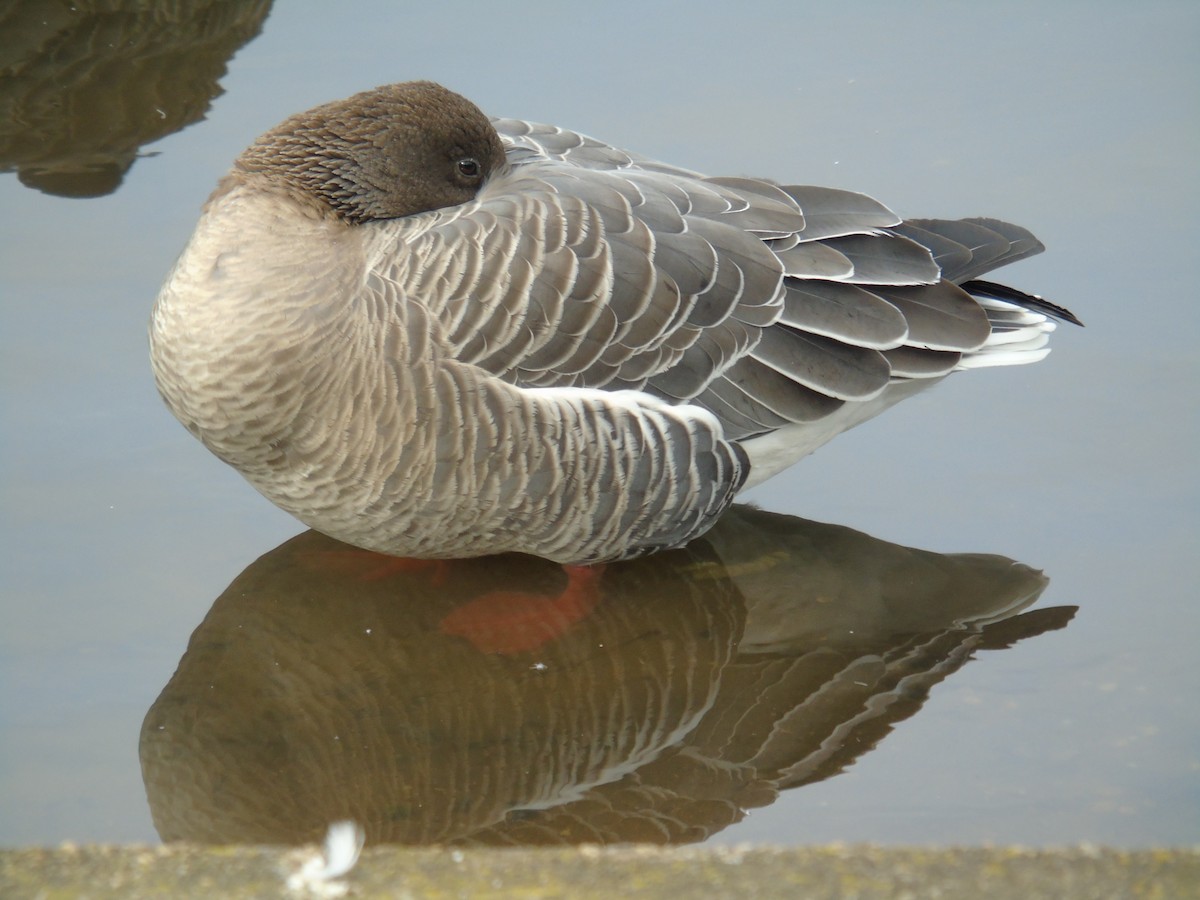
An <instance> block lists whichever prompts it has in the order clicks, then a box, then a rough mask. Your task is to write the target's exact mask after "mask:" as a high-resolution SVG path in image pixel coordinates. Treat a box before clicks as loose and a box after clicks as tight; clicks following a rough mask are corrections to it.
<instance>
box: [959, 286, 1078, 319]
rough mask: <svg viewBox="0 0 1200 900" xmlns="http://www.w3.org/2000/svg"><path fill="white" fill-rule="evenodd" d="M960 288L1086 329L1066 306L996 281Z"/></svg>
mask: <svg viewBox="0 0 1200 900" xmlns="http://www.w3.org/2000/svg"><path fill="white" fill-rule="evenodd" d="M959 286H960V287H961V288H962V289H963V290H964V291H966V292H967V293H969V294H980V295H982V296H984V297H991V298H993V299H995V300H1004V301H1007V302H1008V303H1015V304H1017V306H1023V307H1025V308H1026V309H1032V310H1036V311H1037V312H1044V313H1046V314H1047V315H1051V316H1054V318H1056V319H1061V320H1062V321H1064V322H1070V323H1071V324H1072V325H1078V326H1079V327H1080V328H1083V327H1084V324H1083V322H1082V321H1080V319H1079V317H1078V316H1076V315H1075V313H1073V312H1071V311H1070V310H1069V309H1067V308H1066V307H1065V306H1059V305H1058V304H1057V303H1051V302H1050V301H1049V300H1047V299H1045V298H1044V297H1039V296H1038V295H1037V294H1027V293H1025V292H1024V291H1018V290H1017V289H1016V288H1010V287H1008V286H1007V285H1004V284H997V283H996V282H994V281H982V280H980V279H975V280H973V281H967V282H965V283H963V284H961V285H959Z"/></svg>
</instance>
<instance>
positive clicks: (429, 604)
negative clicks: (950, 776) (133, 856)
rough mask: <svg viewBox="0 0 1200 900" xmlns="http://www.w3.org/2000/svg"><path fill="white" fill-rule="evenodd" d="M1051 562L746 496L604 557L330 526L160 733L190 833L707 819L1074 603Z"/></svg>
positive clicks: (808, 778)
mask: <svg viewBox="0 0 1200 900" xmlns="http://www.w3.org/2000/svg"><path fill="white" fill-rule="evenodd" d="M1046 583H1047V579H1046V578H1045V577H1044V576H1043V575H1042V574H1041V573H1039V572H1037V571H1035V570H1033V569H1031V568H1029V567H1027V566H1024V565H1021V564H1019V563H1015V562H1013V561H1011V560H1008V559H1005V558H1003V557H999V556H990V555H979V554H959V555H940V554H936V553H929V552H926V551H921V550H914V549H910V548H905V547H901V546H898V545H895V544H890V543H887V542H885V541H879V540H876V539H874V538H871V537H869V536H867V535H864V534H861V533H859V532H855V531H852V530H851V529H847V528H842V527H839V526H831V525H822V524H819V523H815V522H807V521H804V520H801V519H796V518H793V517H790V516H782V515H778V514H773V513H766V512H762V511H759V510H755V509H750V508H745V507H743V508H737V509H734V510H732V511H731V512H730V513H729V514H728V515H727V516H726V517H725V518H724V519H722V521H721V522H720V523H719V524H718V525H717V527H716V528H715V529H714V530H713V532H711V533H710V534H709V535H708V536H707V537H706V538H705V539H703V540H700V541H697V542H694V543H693V544H692V545H690V546H688V547H687V548H685V549H683V550H678V551H673V552H671V553H665V554H660V555H658V556H654V557H650V558H647V559H643V560H636V561H632V562H628V563H620V564H611V565H608V566H604V567H593V568H591V569H564V568H562V567H560V566H557V565H554V564H551V563H548V562H545V561H542V560H537V559H533V558H530V557H521V556H515V555H514V556H504V557H490V558H482V559H474V560H463V561H454V562H415V561H411V560H397V559H393V558H390V557H383V556H379V555H376V554H372V553H367V552H364V551H360V550H356V549H354V548H352V547H349V546H347V545H344V544H340V543H338V542H336V541H333V540H331V539H329V538H326V537H324V536H322V535H319V534H316V533H314V532H308V533H305V534H302V535H300V536H298V537H296V538H294V539H292V540H290V541H288V542H286V543H285V544H283V545H281V546H280V547H278V548H276V549H275V550H272V551H271V552H269V553H267V554H266V555H264V556H263V557H262V558H260V559H259V560H258V561H256V562H255V563H253V564H252V565H251V566H249V567H248V568H247V569H246V570H245V571H244V572H243V573H242V574H241V575H239V576H238V577H237V578H236V579H235V580H234V582H233V583H232V584H231V585H230V586H229V588H228V589H227V590H226V591H225V592H224V593H223V594H222V595H221V596H220V597H219V598H218V599H217V601H216V602H215V603H214V605H213V607H212V609H211V610H210V612H209V614H208V615H207V616H206V618H205V620H204V622H203V623H202V624H201V625H200V626H199V627H198V628H197V630H196V631H195V633H194V634H193V635H192V638H191V641H190V643H189V646H188V649H187V652H186V653H185V655H184V657H183V659H182V660H181V662H180V664H179V668H178V670H177V671H176V673H175V675H174V676H173V677H172V679H171V681H170V682H169V683H168V685H167V686H166V687H165V688H164V690H163V692H162V694H161V695H160V696H159V698H158V700H157V701H156V702H155V704H154V705H153V707H152V708H151V709H150V711H149V713H148V714H147V716H146V719H145V722H144V725H143V729H142V735H141V742H140V754H141V759H142V769H143V777H144V781H145V785H146V791H147V796H148V798H149V801H150V806H151V810H152V813H153V816H154V822H155V826H156V828H157V829H158V831H159V833H160V835H161V837H162V838H163V839H164V840H167V841H175V840H189V841H200V842H206V843H302V842H308V841H313V840H317V839H319V838H320V836H321V835H322V834H323V833H324V831H325V828H326V826H327V825H328V824H329V823H330V822H332V821H337V820H341V819H353V820H355V821H357V822H359V823H360V824H361V825H362V826H363V827H364V828H365V830H366V833H367V839H368V841H370V842H372V843H381V842H391V843H405V844H424V843H458V844H499V845H506V844H523V845H533V844H561V843H578V842H602V843H611V842H630V841H639V842H640V841H649V842H655V843H684V842H696V841H701V840H704V839H706V838H707V837H709V836H711V835H713V834H715V833H717V832H719V831H721V830H722V829H724V828H726V827H728V826H729V825H731V824H733V823H735V822H737V821H738V820H740V819H741V818H742V817H743V816H744V815H745V813H746V811H747V810H749V809H753V808H757V807H762V806H765V805H768V804H770V803H772V802H773V801H774V800H775V799H776V798H777V797H778V796H779V793H780V792H781V791H784V790H788V789H791V788H795V787H799V786H801V785H804V784H809V783H813V782H816V781H820V780H823V779H825V778H829V777H831V776H834V775H836V774H837V773H838V772H840V771H841V770H843V769H844V768H845V767H846V766H848V765H850V764H851V763H852V762H854V761H855V760H856V759H858V758H860V757H861V756H862V755H863V754H865V753H867V752H869V751H870V750H871V749H873V748H874V747H875V746H876V744H878V742H879V741H880V740H881V739H882V738H883V737H884V736H886V735H887V734H888V733H889V732H890V730H891V729H892V727H893V726H894V725H895V724H896V723H897V722H898V721H900V720H902V719H905V718H907V717H909V716H911V715H913V714H915V713H916V712H917V711H918V710H919V709H920V708H921V706H922V704H923V702H924V700H925V698H926V696H927V694H928V691H929V690H930V688H931V687H932V686H933V685H935V684H937V683H938V682H940V681H941V680H943V679H944V678H946V677H948V676H949V675H951V674H952V673H953V672H955V671H956V670H957V669H958V668H960V667H961V666H962V665H963V664H964V663H966V662H967V661H968V660H969V659H970V658H971V657H972V654H973V653H974V652H975V651H978V650H998V649H1003V648H1005V647H1008V646H1011V645H1012V644H1013V643H1015V642H1017V641H1019V640H1022V639H1024V638H1027V637H1032V636H1035V635H1038V634H1042V633H1045V632H1047V631H1051V630H1054V629H1057V628H1062V627H1064V626H1065V625H1066V624H1067V622H1068V621H1069V620H1070V618H1071V616H1072V615H1073V613H1074V608H1073V607H1058V608H1049V609H1039V610H1034V611H1029V612H1026V611H1025V610H1026V609H1027V608H1028V607H1029V606H1030V605H1031V604H1032V603H1033V602H1034V601H1035V600H1036V599H1037V597H1038V596H1039V595H1040V594H1041V592H1042V590H1043V589H1044V588H1045V586H1046Z"/></svg>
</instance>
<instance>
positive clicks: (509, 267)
mask: <svg viewBox="0 0 1200 900" xmlns="http://www.w3.org/2000/svg"><path fill="white" fill-rule="evenodd" d="M1041 249H1042V245H1041V243H1040V242H1039V241H1038V240H1037V239H1036V238H1034V237H1033V235H1031V234H1030V233H1029V232H1027V231H1025V230H1024V229H1022V228H1019V227H1017V226H1014V225H1010V224H1007V223H1004V222H999V221H996V220H993V219H965V220H959V221H943V220H926V219H917V220H901V219H900V218H899V217H898V216H896V215H895V214H894V213H892V212H891V211H890V210H888V209H887V208H886V207H884V206H882V205H881V204H880V203H878V202H877V201H875V200H873V199H871V198H869V197H866V196H864V195H862V194H856V193H851V192H848V191H842V190H833V189H829V188H818V187H806V186H795V185H777V184H774V183H772V182H769V181H760V180H755V179H747V178H707V177H703V176H701V175H699V174H697V173H694V172H691V171H688V170H685V169H680V168H676V167H674V166H669V165H664V164H662V163H659V162H655V161H653V160H650V159H646V158H643V157H641V156H637V155H635V154H632V153H628V152H625V151H623V150H619V149H617V148H615V147H611V146H609V145H607V144H604V143H601V142H599V141H596V140H593V139H592V138H589V137H585V136H583V135H580V134H577V133H575V132H572V131H566V130H564V129H561V128H555V127H552V126H546V125H536V124H531V123H528V122H522V121H517V120H513V119H489V118H488V117H487V116H485V115H484V114H483V113H482V112H480V111H479V109H477V108H476V107H475V106H474V105H473V104H471V103H470V102H469V101H467V100H466V99H464V98H463V97H460V96H459V95H457V94H455V93H452V92H451V91H449V90H446V89H445V88H443V87H441V86H439V85H436V84H433V83H430V82H411V83H405V84H396V85H389V86H385V87H380V88H376V89H375V90H371V91H366V92H364V93H361V94H357V95H355V96H353V97H350V98H348V99H346V100H341V101H338V102H335V103H330V104H327V105H325V106H320V107H317V108H316V109H313V110H310V111H308V112H304V113H300V114H298V115H295V116H292V117H291V118H289V119H287V120H286V121H284V122H283V123H282V124H281V125H279V126H278V127H276V128H274V129H273V130H271V131H269V132H267V133H266V134H265V135H263V136H262V137H261V138H259V139H258V140H257V141H256V142H255V143H254V144H253V145H252V146H251V147H250V148H249V149H247V150H246V151H245V152H244V153H242V155H241V156H240V157H239V158H238V159H237V161H236V163H235V164H234V167H233V169H232V171H231V172H230V173H229V175H228V176H226V177H225V178H224V180H222V182H221V183H220V185H219V186H218V187H217V189H216V191H215V192H214V193H213V195H212V197H211V198H210V199H209V200H208V202H207V204H206V206H205V208H204V212H203V215H202V216H201V218H200V222H199V224H198V225H197V226H196V231H195V233H194V234H193V236H192V238H191V241H190V242H189V244H188V246H187V247H186V249H185V250H184V252H183V254H182V256H181V257H180V259H179V261H178V262H177V263H176V265H175V267H174V269H173V270H172V272H171V274H170V276H169V277H168V279H167V282H166V284H165V285H164V286H163V288H162V291H161V292H160V294H159V296H158V299H157V301H156V303H155V306H154V312H153V317H152V321H151V327H150V346H151V358H152V361H153V366H154V374H155V378H156V380H157V383H158V387H159V390H160V392H161V393H162V395H163V397H164V398H165V400H166V402H167V405H168V406H169V407H170V409H171V411H172V412H173V413H174V414H175V415H176V416H177V417H178V418H179V420H180V421H181V422H183V424H184V425H185V426H186V427H187V428H188V429H189V430H190V431H191V432H192V433H193V434H194V435H196V437H198V438H199V439H200V440H201V441H203V442H204V444H205V445H206V446H207V447H208V448H209V449H210V450H212V452H213V453H215V454H216V455H217V456H219V457H220V458H221V459H223V460H225V461H226V462H227V463H229V464H230V465H232V466H233V467H235V468H236V469H237V470H238V471H239V472H241V473H242V474H243V475H244V476H245V477H246V478H247V480H249V481H250V483H251V484H253V485H254V486H255V487H256V488H257V489H258V490H259V491H261V492H262V493H263V494H265V495H266V496H267V497H268V498H269V499H270V500H271V501H272V502H274V503H275V504H277V505H278V506H280V507H281V508H283V509H285V510H287V511H288V512H290V513H291V514H293V515H294V516H296V517H297V518H298V519H300V520H302V521H303V522H305V523H307V524H308V525H310V526H312V527H313V528H315V529H317V530H318V531H321V532H324V533H325V534H328V535H330V536H332V537H335V538H339V539H340V540H343V541H347V542H349V543H351V544H355V545H357V546H360V547H363V548H367V549H371V550H377V551H382V552H384V553H390V554H394V555H398V556H412V557H443V558H444V557H462V556H478V555H483V554H490V553H499V552H505V551H518V552H523V553H531V554H535V555H537V556H542V557H546V558H548V559H551V560H556V561H559V562H563V563H573V564H579V563H592V562H598V561H602V560H611V559H619V558H623V557H632V556H638V555H642V554H646V553H651V552H654V551H657V550H662V549H665V548H669V547H676V546H679V545H681V544H684V543H686V542H687V541H688V540H690V539H692V538H694V537H696V536H697V535H699V534H702V533H703V532H704V531H705V530H707V529H708V528H709V527H710V526H711V525H712V524H713V522H714V521H715V520H716V518H717V517H718V516H719V515H720V514H721V512H722V511H723V510H724V509H725V508H726V507H727V506H728V505H729V504H730V503H731V502H732V500H733V498H734V496H735V495H736V494H737V493H738V492H739V491H741V490H743V489H744V488H746V487H747V486H749V485H752V484H757V483H759V482H761V481H762V480H763V479H765V478H769V477H770V476H772V475H774V474H776V473H777V472H779V471H780V470H782V469H783V468H786V467H787V466H789V465H791V464H792V463H794V462H795V461H797V460H798V459H800V458H801V457H802V456H804V455H806V454H808V453H810V452H811V451H813V450H814V449H815V448H817V447H818V446H820V445H821V444H823V443H825V442H826V441H828V440H830V439H831V438H832V437H834V436H835V435H837V434H839V433H840V432H842V431H844V430H846V429H847V428H850V427H852V426H853V425H856V424H858V423H860V422H862V421H864V420H866V419H868V418H870V417H872V416H874V415H875V414H877V413H879V412H880V411H882V410H883V409H885V408H887V407H888V406H890V405H892V404H893V403H895V402H896V401H898V400H900V399H902V398H904V397H906V396H908V395H910V394H912V393H914V392H915V391H917V390H920V389H922V388H924V387H927V386H929V385H931V384H933V383H935V382H936V381H937V380H939V379H940V378H942V377H943V376H945V375H946V374H948V373H950V372H952V371H954V370H956V369H963V368H972V367H978V366H988V365H1009V364H1016V363H1025V362H1033V361H1035V360H1038V359H1041V358H1042V357H1043V356H1044V355H1045V354H1046V353H1047V352H1048V350H1047V348H1046V346H1045V344H1046V340H1047V333H1048V332H1050V331H1051V330H1053V328H1054V321H1053V319H1054V318H1059V319H1065V320H1068V321H1076V320H1075V318H1074V317H1073V316H1072V315H1071V314H1070V313H1069V312H1068V311H1067V310H1065V309H1062V308H1061V307H1057V306H1055V305H1053V304H1050V303H1048V302H1046V301H1044V300H1042V299H1040V298H1038V297H1034V296H1030V295H1027V294H1024V293H1021V292H1019V291H1016V290H1013V289H1011V288H1007V287H1004V286H1001V285H997V284H993V283H991V282H985V281H979V280H977V279H978V278H979V276H980V275H982V274H984V273H986V272H988V271H990V270H991V269H993V268H996V267H997V266H1000V265H1004V264H1006V263H1009V262H1012V261H1014V260H1017V259H1021V258H1023V257H1026V256H1029V255H1031V254H1034V253H1037V252H1039V251H1040V250H1041Z"/></svg>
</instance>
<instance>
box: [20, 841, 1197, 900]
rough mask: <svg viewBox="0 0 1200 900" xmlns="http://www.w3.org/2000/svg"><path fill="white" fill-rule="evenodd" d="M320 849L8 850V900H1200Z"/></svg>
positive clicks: (634, 857)
mask: <svg viewBox="0 0 1200 900" xmlns="http://www.w3.org/2000/svg"><path fill="white" fill-rule="evenodd" d="M315 853H316V850H315V848H314V849H313V850H295V849H281V848H273V847H261V848H258V847H227V848H220V847H218V848H213V847H194V846H186V845H172V846H153V847H144V846H119V847H118V846H79V847H76V846H73V845H64V846H62V847H57V848H53V849H40V848H38V849H23V850H0V896H3V897H5V898H25V897H29V898H34V897H37V898H45V900H52V898H59V897H80V896H84V895H86V896H87V897H90V898H107V897H120V898H141V897H154V898H161V897H184V896H192V897H197V896H199V897H205V896H210V897H218V896H219V897H229V898H242V897H279V896H285V895H291V896H306V895H307V896H327V897H334V896H349V897H468V896H469V897H472V898H477V897H484V898H486V897H522V898H552V897H571V898H592V897H595V898H600V897H603V898H611V897H613V896H614V895H618V896H620V897H622V898H630V897H664V898H672V900H682V898H692V897H737V896H750V897H755V898H758V897H768V898H769V897H780V898H783V897H787V898H800V897H802V898H824V897H854V898H859V900H873V898H889V900H899V898H911V900H916V898H926V897H947V898H950V897H970V898H1021V900H1026V898H1030V897H1047V898H1050V897H1053V898H1070V897H1127V898H1164V900H1165V898H1174V897H1197V896H1200V848H1192V849H1178V850H1143V851H1121V850H1112V849H1107V848H1095V847H1086V846H1085V847H1074V848H1068V849H1062V850H1028V849H1019V848H974V847H971V848H951V849H937V850H932V849H929V850H927V849H896V848H880V847H873V846H837V845H835V846H829V847H812V848H794V849H773V848H736V847H735V848H725V847H714V848H690V847H674V848H661V847H643V846H623V847H606V848H600V847H579V848H554V849H512V850H493V849H470V850H455V849H425V848H422V849H415V848H414V849H409V848H389V847H380V848H372V849H368V850H366V851H364V853H363V854H362V858H361V859H360V860H359V862H358V865H357V866H356V867H355V868H354V869H353V871H351V872H350V873H349V874H348V875H346V876H345V877H344V878H343V879H340V880H333V881H324V882H316V883H315V884H314V883H312V882H310V884H312V885H313V886H312V887H309V888H300V889H295V888H288V887H287V879H288V876H289V875H291V874H292V873H294V872H295V871H297V870H298V868H299V866H300V865H301V863H302V862H303V861H304V859H305V858H306V857H308V858H311V857H312V856H313V855H314V854H315Z"/></svg>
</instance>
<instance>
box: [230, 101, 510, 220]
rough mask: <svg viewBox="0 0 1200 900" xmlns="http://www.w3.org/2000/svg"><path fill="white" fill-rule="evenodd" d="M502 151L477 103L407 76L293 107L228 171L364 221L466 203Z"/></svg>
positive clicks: (326, 211)
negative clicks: (401, 80) (294, 109)
mask: <svg viewBox="0 0 1200 900" xmlns="http://www.w3.org/2000/svg"><path fill="white" fill-rule="evenodd" d="M504 161H505V156H504V148H503V146H502V145H501V143H500V138H499V136H498V135H497V134H496V129H495V128H493V127H492V123H491V122H490V121H489V120H488V117H487V116H485V115H484V114H483V112H481V111H480V109H479V108H478V107H477V106H475V104H473V103H471V101H469V100H467V99H466V98H465V97H462V96H460V95H458V94H456V93H454V92H453V91H450V90H447V89H446V88H444V87H442V86H441V85H439V84H435V83H433V82H430V81H410V82H405V83H402V84H391V85H385V86H383V87H378V88H375V89H373V90H370V91H364V92H363V93H360V94H355V95H354V96H353V97H348V98H347V99H345V100H338V101H335V102H333V103H327V104H325V105H324V106H318V107H316V108H315V109H311V110H308V111H307V112H303V113H299V114H298V115H294V116H292V117H291V118H289V119H287V120H285V121H284V122H282V123H281V124H280V125H278V126H277V127H275V128H273V129H271V130H270V131H268V132H267V133H266V134H264V135H263V136H262V137H260V138H259V139H258V140H257V141H255V142H254V143H253V144H252V145H251V146H250V147H249V148H247V149H246V151H245V152H243V153H242V155H241V156H240V157H238V159H237V161H236V163H235V164H234V168H233V171H232V173H231V175H230V178H231V179H232V180H233V181H235V182H239V181H240V182H246V183H250V184H254V185H256V186H258V187H263V188H267V189H272V190H277V191H281V192H284V193H286V194H288V195H290V196H291V197H293V198H294V199H297V200H299V201H301V202H303V203H306V204H308V205H310V206H313V207H315V208H316V209H317V210H318V211H319V212H320V213H322V214H324V215H328V216H333V217H336V218H338V219H341V220H343V221H345V222H347V223H349V224H361V223H364V222H370V221H376V220H384V219H396V218H400V217H403V216H410V215H414V214H416V213H421V212H427V211H429V210H435V209H442V208H444V207H449V206H456V205H459V204H462V203H466V202H468V201H470V200H471V199H473V198H474V197H475V195H476V194H477V193H478V192H479V189H480V187H481V186H482V185H483V184H484V183H485V182H486V180H487V179H488V177H489V176H490V175H492V174H493V173H494V172H496V171H497V170H498V169H500V168H501V167H502V166H503V165H504Z"/></svg>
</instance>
